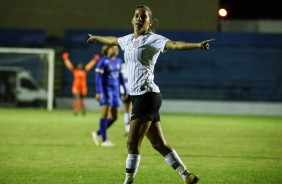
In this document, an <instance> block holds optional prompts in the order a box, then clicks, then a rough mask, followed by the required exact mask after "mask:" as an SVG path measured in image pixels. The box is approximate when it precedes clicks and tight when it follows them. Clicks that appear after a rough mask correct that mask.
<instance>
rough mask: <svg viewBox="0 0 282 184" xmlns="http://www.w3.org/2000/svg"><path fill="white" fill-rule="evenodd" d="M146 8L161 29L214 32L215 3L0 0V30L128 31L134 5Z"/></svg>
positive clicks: (54, 32)
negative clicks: (157, 21) (73, 29)
mask: <svg viewBox="0 0 282 184" xmlns="http://www.w3.org/2000/svg"><path fill="white" fill-rule="evenodd" d="M139 4H146V5H147V6H149V7H150V8H151V9H152V11H153V15H154V16H155V18H157V19H159V21H160V29H162V30H181V31H216V29H217V9H218V2H217V1H210V0H189V1H188V0H166V1H163V0H153V1H152V0H143V1H141V0H83V1H78V0H60V1H57V0H25V1H22V0H1V1H0V29H1V28H32V29H43V30H46V33H47V35H48V36H49V37H62V36H63V31H64V30H65V29H71V28H77V29H88V28H90V29H93V28H95V29H131V28H132V26H131V18H132V16H133V10H134V7H135V6H136V5H139Z"/></svg>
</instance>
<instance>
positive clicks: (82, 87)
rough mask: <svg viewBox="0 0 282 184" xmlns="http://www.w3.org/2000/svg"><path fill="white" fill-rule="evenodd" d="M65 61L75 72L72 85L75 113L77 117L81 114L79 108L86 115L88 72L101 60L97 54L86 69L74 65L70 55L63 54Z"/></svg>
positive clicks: (80, 64) (77, 64)
mask: <svg viewBox="0 0 282 184" xmlns="http://www.w3.org/2000/svg"><path fill="white" fill-rule="evenodd" d="M62 58H63V61H64V63H65V65H66V67H67V68H68V69H69V70H70V71H71V72H73V78H74V80H73V83H72V94H73V97H74V100H73V112H74V114H75V115H77V114H78V112H79V106H80V108H81V112H82V114H83V115H84V114H85V112H86V108H85V100H84V98H85V96H86V94H87V81H86V75H87V72H88V71H89V70H90V69H91V68H92V67H93V66H94V65H95V64H96V62H97V61H98V60H99V59H100V56H99V55H98V54H95V55H94V56H93V58H92V59H91V60H90V61H89V63H88V64H87V65H85V67H83V64H82V63H76V64H75V65H73V64H72V63H71V61H70V59H69V53H68V52H64V53H63V54H62Z"/></svg>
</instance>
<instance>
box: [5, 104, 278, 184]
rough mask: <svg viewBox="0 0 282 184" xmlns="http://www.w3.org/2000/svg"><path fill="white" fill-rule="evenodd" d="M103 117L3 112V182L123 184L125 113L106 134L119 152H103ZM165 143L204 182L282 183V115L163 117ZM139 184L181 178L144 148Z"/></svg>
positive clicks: (169, 182) (68, 112)
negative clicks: (97, 136) (99, 142)
mask: <svg viewBox="0 0 282 184" xmlns="http://www.w3.org/2000/svg"><path fill="white" fill-rule="evenodd" d="M98 116H99V114H98V113H97V112H88V113H87V115H86V116H84V117H83V116H81V115H79V116H74V115H73V114H72V112H71V110H54V111H53V112H48V111H46V110H43V109H38V110H36V109H14V108H7V109H4V108H0V126H1V128H0V136H1V138H0V183H1V184H10V183H20V184H26V183H36V184H37V183H39V184H45V183H46V184H47V183H48V184H49V183H50V184H70V183H73V184H90V183H91V184H108V183H110V184H122V183H123V179H124V174H125V159H126V156H127V150H126V138H125V137H124V136H123V133H124V126H123V115H122V114H121V116H120V120H119V121H118V122H116V124H115V125H114V126H113V127H111V128H110V130H109V131H108V137H109V140H112V141H113V142H114V143H115V144H116V146H115V147H107V148H105V147H97V146H95V145H94V143H93V142H92V138H91V132H92V131H93V130H96V129H97V127H98V118H99V117H98ZM161 117H162V126H163V130H164V133H165V135H166V139H167V141H168V142H169V143H170V144H171V145H172V146H173V147H174V148H175V149H176V151H177V152H178V154H179V155H180V156H181V158H182V160H183V161H184V163H186V165H187V167H188V168H189V170H190V171H192V172H195V173H198V175H199V176H200V182H199V183H202V184H211V183H213V184H218V183H224V184H229V183H231V184H233V183H234V184H235V183H250V184H260V183H261V184H267V183H277V184H278V183H282V117H258V116H215V115H189V114H162V116H161ZM141 151H142V154H141V155H142V156H141V164H140V167H139V170H138V173H137V176H136V179H135V183H136V184H158V183H167V184H177V183H179V184H180V183H182V179H181V177H180V176H179V175H178V174H177V173H176V172H175V171H173V170H172V169H171V168H170V167H169V166H168V165H167V164H166V162H165V161H164V159H163V158H162V157H161V156H160V155H159V154H158V153H157V152H156V151H154V150H153V149H152V148H151V146H150V144H149V142H148V140H144V142H143V144H142V150H141Z"/></svg>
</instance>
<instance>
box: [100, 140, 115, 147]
mask: <svg viewBox="0 0 282 184" xmlns="http://www.w3.org/2000/svg"><path fill="white" fill-rule="evenodd" d="M101 146H103V147H111V146H114V144H113V143H112V142H111V141H104V142H102V143H101Z"/></svg>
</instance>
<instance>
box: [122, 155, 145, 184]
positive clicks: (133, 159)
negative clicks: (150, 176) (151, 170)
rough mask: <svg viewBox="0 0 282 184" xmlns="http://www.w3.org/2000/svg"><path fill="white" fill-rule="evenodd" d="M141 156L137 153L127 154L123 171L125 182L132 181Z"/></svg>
mask: <svg viewBox="0 0 282 184" xmlns="http://www.w3.org/2000/svg"><path fill="white" fill-rule="evenodd" d="M140 160H141V156H140V155H138V154H128V156H127V159H126V172H125V181H124V184H126V183H127V182H129V181H133V179H134V177H135V175H136V173H137V170H138V167H139V164H140Z"/></svg>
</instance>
